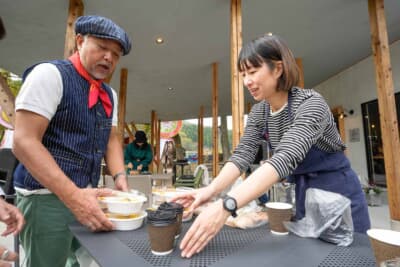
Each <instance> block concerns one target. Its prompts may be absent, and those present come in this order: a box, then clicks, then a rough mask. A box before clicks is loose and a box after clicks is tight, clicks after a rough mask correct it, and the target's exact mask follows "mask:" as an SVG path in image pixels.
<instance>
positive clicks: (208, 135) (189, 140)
mask: <svg viewBox="0 0 400 267" xmlns="http://www.w3.org/2000/svg"><path fill="white" fill-rule="evenodd" d="M179 135H180V136H181V140H182V145H183V147H184V148H185V149H186V151H197V144H198V134H197V125H196V124H192V123H189V122H185V121H184V122H183V125H182V129H181V130H180V131H179ZM228 137H229V140H232V131H231V130H229V131H228ZM203 138H204V139H203V145H204V151H207V150H208V151H211V150H212V127H207V126H205V127H203Z"/></svg>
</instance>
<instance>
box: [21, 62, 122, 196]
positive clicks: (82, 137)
mask: <svg viewBox="0 0 400 267" xmlns="http://www.w3.org/2000/svg"><path fill="white" fill-rule="evenodd" d="M49 63H52V64H54V65H55V66H56V67H57V68H58V70H59V71H60V73H61V77H62V82H63V95H62V98H61V102H60V103H59V105H58V107H57V111H56V113H55V114H54V116H53V118H52V119H51V120H50V122H49V125H48V127H47V129H46V132H45V133H44V136H43V140H42V143H43V145H44V146H45V147H46V148H47V149H48V151H49V152H50V154H51V155H52V156H53V158H54V160H55V161H56V162H57V164H58V166H59V167H60V168H61V169H62V170H63V171H64V173H65V174H66V175H67V176H68V177H69V178H70V179H71V180H72V181H73V182H74V183H75V184H76V185H77V186H78V187H80V188H84V187H87V186H88V185H89V183H90V184H92V186H93V187H97V184H98V181H99V178H100V168H101V159H102V158H103V156H104V153H105V151H106V149H107V144H108V139H109V136H110V132H111V126H112V116H113V114H112V113H113V112H112V113H111V116H110V118H107V115H106V113H105V111H104V108H103V106H102V104H101V101H100V100H99V101H98V102H97V104H96V105H95V106H94V107H92V108H91V109H89V108H88V91H89V87H90V85H89V83H88V82H87V81H86V80H85V79H84V78H83V77H81V76H80V75H79V74H78V73H77V72H76V70H75V68H74V67H73V65H72V63H71V62H70V61H68V60H56V61H51V62H49ZM34 67H35V65H34V66H32V67H30V68H28V69H27V70H26V71H25V72H24V75H23V79H25V77H26V76H27V75H28V74H29V73H30V71H31V70H32V69H33V68H34ZM103 88H104V90H106V92H107V93H108V95H109V97H110V99H111V102H112V104H113V106H114V99H113V96H112V90H111V88H110V87H109V86H107V85H105V84H104V83H103ZM14 185H15V186H17V187H20V188H25V189H28V190H34V189H40V188H43V186H42V185H41V184H40V183H39V182H38V181H37V180H35V178H34V177H33V176H32V175H31V174H30V173H29V172H28V171H27V169H26V168H25V167H24V166H23V165H22V164H21V163H20V164H19V165H18V167H17V169H16V171H15V173H14Z"/></svg>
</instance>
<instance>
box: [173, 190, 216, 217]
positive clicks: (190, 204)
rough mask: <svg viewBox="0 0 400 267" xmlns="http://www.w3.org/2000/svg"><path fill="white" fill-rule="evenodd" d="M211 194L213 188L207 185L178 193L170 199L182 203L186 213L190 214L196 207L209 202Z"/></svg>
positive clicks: (212, 194) (212, 193)
mask: <svg viewBox="0 0 400 267" xmlns="http://www.w3.org/2000/svg"><path fill="white" fill-rule="evenodd" d="M213 196H214V190H213V189H212V188H211V187H210V186H207V187H203V188H200V189H196V190H193V191H189V192H187V193H179V194H177V196H175V197H173V198H172V199H171V201H173V202H177V203H179V204H182V205H183V206H184V207H185V208H187V212H188V214H191V213H193V211H194V210H195V209H196V208H197V207H199V206H200V205H202V204H204V203H207V202H209V201H210V200H211V198H212V197H213Z"/></svg>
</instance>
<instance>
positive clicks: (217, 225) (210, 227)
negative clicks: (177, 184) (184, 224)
mask: <svg viewBox="0 0 400 267" xmlns="http://www.w3.org/2000/svg"><path fill="white" fill-rule="evenodd" d="M193 204H194V203H193ZM193 204H192V205H193ZM229 215H230V214H229V212H227V211H226V210H225V209H224V208H223V205H222V200H218V201H216V202H214V203H213V204H211V205H210V206H209V207H207V208H206V209H205V210H204V211H202V212H201V213H200V215H199V216H198V217H197V218H196V220H195V221H194V223H193V224H192V226H191V227H190V229H189V230H188V231H187V233H186V235H185V237H184V238H183V240H182V242H181V244H180V246H179V247H180V249H181V250H182V252H181V256H182V257H186V258H190V257H192V256H193V255H194V254H196V253H199V252H200V251H202V250H203V249H204V247H205V246H206V245H207V244H208V242H210V240H211V239H212V238H213V237H214V236H215V235H216V234H217V233H218V232H219V231H220V230H221V228H222V227H223V226H224V223H225V221H226V220H227V218H228V217H229Z"/></svg>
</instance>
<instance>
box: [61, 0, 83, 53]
mask: <svg viewBox="0 0 400 267" xmlns="http://www.w3.org/2000/svg"><path fill="white" fill-rule="evenodd" d="M82 15H83V2H82V0H69V8H68V18H67V30H66V33H65V46H64V58H68V57H69V56H71V55H72V54H73V53H74V52H75V27H74V23H75V20H76V19H77V18H78V17H80V16H82Z"/></svg>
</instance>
